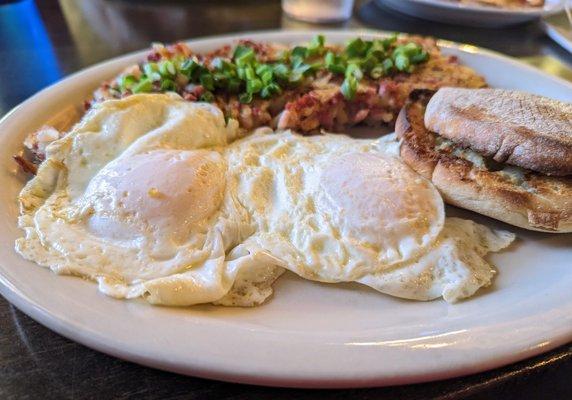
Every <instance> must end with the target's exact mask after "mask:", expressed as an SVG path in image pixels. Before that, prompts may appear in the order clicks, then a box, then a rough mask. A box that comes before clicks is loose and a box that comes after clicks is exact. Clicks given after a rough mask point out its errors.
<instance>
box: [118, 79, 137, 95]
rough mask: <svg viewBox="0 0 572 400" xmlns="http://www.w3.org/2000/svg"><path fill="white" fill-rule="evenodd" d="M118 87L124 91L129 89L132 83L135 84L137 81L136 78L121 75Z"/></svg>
mask: <svg viewBox="0 0 572 400" xmlns="http://www.w3.org/2000/svg"><path fill="white" fill-rule="evenodd" d="M118 83H119V89H120V90H121V91H122V92H124V91H126V90H129V89H131V88H132V87H133V85H135V84H136V83H137V78H135V77H134V76H133V75H125V76H123V77H121V79H119V82H118Z"/></svg>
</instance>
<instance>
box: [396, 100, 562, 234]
mask: <svg viewBox="0 0 572 400" xmlns="http://www.w3.org/2000/svg"><path fill="white" fill-rule="evenodd" d="M441 90H442V89H441ZM447 90H449V89H447ZM480 90H483V89H475V92H478V91H480ZM484 90H486V89H484ZM445 94H447V93H445ZM497 94H500V92H497ZM434 95H435V92H434V91H428V90H416V91H414V92H412V93H411V94H410V96H409V99H408V101H407V103H406V105H405V107H404V108H403V109H402V110H401V112H400V114H399V117H398V118H397V122H396V126H395V130H396V132H397V135H398V137H399V138H400V139H401V140H402V144H401V157H402V159H403V160H404V161H405V162H406V163H407V164H408V165H409V166H410V167H411V168H413V169H414V170H416V171H417V172H418V173H420V174H421V175H423V176H425V177H426V178H428V179H430V180H431V181H432V182H433V184H434V185H435V186H436V187H437V189H438V190H439V191H440V192H441V194H442V196H443V198H444V199H445V201H446V202H447V203H448V204H452V205H455V206H457V207H461V208H465V209H468V210H471V211H475V212H478V213H480V214H483V215H486V216H489V217H492V218H496V219H498V220H500V221H503V222H506V223H509V224H512V225H515V226H518V227H521V228H526V229H531V230H535V231H543V232H560V233H563V232H572V176H570V172H569V171H570V168H571V164H572V161H571V160H570V159H566V157H567V155H566V154H567V151H568V150H567V149H566V146H567V145H566V143H570V135H572V132H571V131H568V132H566V130H565V129H564V130H563V131H562V132H563V133H562V135H560V133H559V134H557V135H552V136H551V138H550V139H538V138H535V136H537V137H543V135H544V136H546V132H547V130H546V129H545V130H543V129H542V127H541V125H540V124H538V123H537V125H535V124H525V125H522V126H523V129H522V130H519V129H512V131H511V130H510V129H509V128H507V126H509V127H510V126H511V124H512V125H516V124H515V123H514V120H517V121H518V120H519V118H520V117H518V116H515V115H512V116H509V115H504V116H503V114H502V113H499V112H498V109H499V105H498V104H497V103H495V102H494V101H488V102H487V101H478V102H477V104H478V112H476V110H477V107H476V106H475V105H474V104H473V105H470V102H469V101H458V102H456V100H455V98H456V96H457V95H458V93H450V92H449V93H448V95H449V96H450V99H451V101H447V99H446V97H448V96H439V97H436V98H435V100H437V102H436V103H435V104H431V103H432V101H433V100H432V97H433V96H434ZM466 95H467V94H466V93H463V96H466ZM479 95H480V94H479ZM479 95H477V96H479ZM487 96H489V94H487ZM503 96H504V95H503ZM519 96H520V95H519ZM485 98H486V96H485ZM488 99H489V100H490V97H489V98H488ZM528 101H529V100H526V101H525V102H523V103H522V104H523V105H522V106H517V107H515V106H513V105H511V106H510V108H511V109H512V111H511V112H512V113H513V114H514V113H521V112H531V110H536V111H534V113H533V114H530V115H531V119H532V120H535V118H540V116H539V115H538V112H541V113H542V112H543V111H541V110H542V109H543V108H542V106H541V107H540V109H538V108H535V106H529V105H527V104H528ZM550 102H552V100H550ZM532 103H533V104H534V103H535V102H534V101H532ZM468 104H469V105H468ZM560 104H561V105H562V106H560V105H556V106H555V108H554V110H557V111H558V110H560V111H558V112H559V113H560V112H561V113H562V114H563V115H559V117H560V118H561V119H562V120H563V121H564V122H558V123H559V124H560V123H562V124H564V126H566V124H569V123H571V122H570V121H571V120H570V119H571V118H572V114H569V112H568V111H567V108H566V107H568V106H569V105H568V104H565V103H560ZM519 108H524V110H525V111H522V110H520V111H519ZM428 110H431V113H430V114H429V115H427V111H428ZM539 110H540V111H539ZM441 112H442V114H441ZM427 119H434V121H437V122H432V125H433V126H436V127H437V125H439V126H438V129H439V130H441V132H443V133H445V135H447V136H445V135H441V134H438V133H436V132H434V131H433V130H431V129H429V128H428V127H427V126H426V124H425V121H426V120H427ZM521 120H522V119H521ZM448 121H449V122H450V123H451V126H447V122H448ZM479 121H481V122H482V123H481V125H480V126H481V127H482V129H481V130H478V124H479ZM503 121H507V122H506V123H505V124H504V125H503ZM566 121H568V122H566ZM467 126H469V128H467V129H466V131H463V129H465V128H466V127H467ZM499 127H500V128H499ZM454 128H456V129H454ZM503 129H504V131H503ZM551 129H553V128H550V129H548V131H550V130H551ZM503 132H505V133H504V134H505V135H506V132H511V134H512V133H514V132H517V133H518V132H521V135H520V136H519V135H517V136H516V137H515V136H510V137H509V138H504V136H503ZM542 132H544V133H542ZM558 132H560V130H558ZM549 136H550V135H549ZM559 136H561V140H562V142H561V145H562V146H563V147H564V149H561V148H560V147H559V146H560V145H559V144H555V143H558V139H557V137H559ZM503 138H504V139H503ZM522 143H526V144H525V145H522ZM531 143H532V144H534V146H533V145H532V144H531ZM499 144H500V145H499ZM519 144H520V147H519ZM503 146H504V147H503ZM507 147H508V148H512V151H504V150H503V149H506V148H507ZM530 148H534V152H535V154H531V151H533V150H530ZM483 149H484V150H483ZM487 149H488V150H487ZM515 152H516V154H517V155H518V157H516V156H514V155H513V154H515ZM499 154H500V155H499ZM547 154H550V156H549V157H547ZM556 154H559V155H560V156H555V155H556ZM495 158H496V160H495ZM521 161H522V162H521ZM527 162H528V164H525V163H527ZM518 164H520V165H527V166H529V168H526V167H524V168H523V167H522V166H519V165H518ZM532 167H534V169H532ZM549 174H550V175H549Z"/></svg>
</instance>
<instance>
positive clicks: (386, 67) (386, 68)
mask: <svg viewBox="0 0 572 400" xmlns="http://www.w3.org/2000/svg"><path fill="white" fill-rule="evenodd" d="M381 66H382V68H383V72H384V73H385V74H388V73H389V72H390V71H391V69H392V68H393V60H392V59H391V58H386V59H385V60H383V62H382V63H381Z"/></svg>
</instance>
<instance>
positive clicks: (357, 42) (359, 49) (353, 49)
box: [345, 38, 367, 58]
mask: <svg viewBox="0 0 572 400" xmlns="http://www.w3.org/2000/svg"><path fill="white" fill-rule="evenodd" d="M366 51H367V45H366V43H365V42H364V41H363V40H362V39H361V38H356V39H352V40H350V41H349V42H348V43H347V45H346V49H345V53H346V54H347V55H348V57H350V58H352V57H363V56H364V55H365V52H366Z"/></svg>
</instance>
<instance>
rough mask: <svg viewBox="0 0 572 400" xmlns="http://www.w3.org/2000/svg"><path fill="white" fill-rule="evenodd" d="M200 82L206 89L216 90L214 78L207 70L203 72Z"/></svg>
mask: <svg viewBox="0 0 572 400" xmlns="http://www.w3.org/2000/svg"><path fill="white" fill-rule="evenodd" d="M199 82H200V83H201V85H202V86H203V87H204V88H205V89H206V90H214V79H213V76H212V75H211V74H210V73H208V72H205V73H203V74H201V76H200V77H199Z"/></svg>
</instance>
